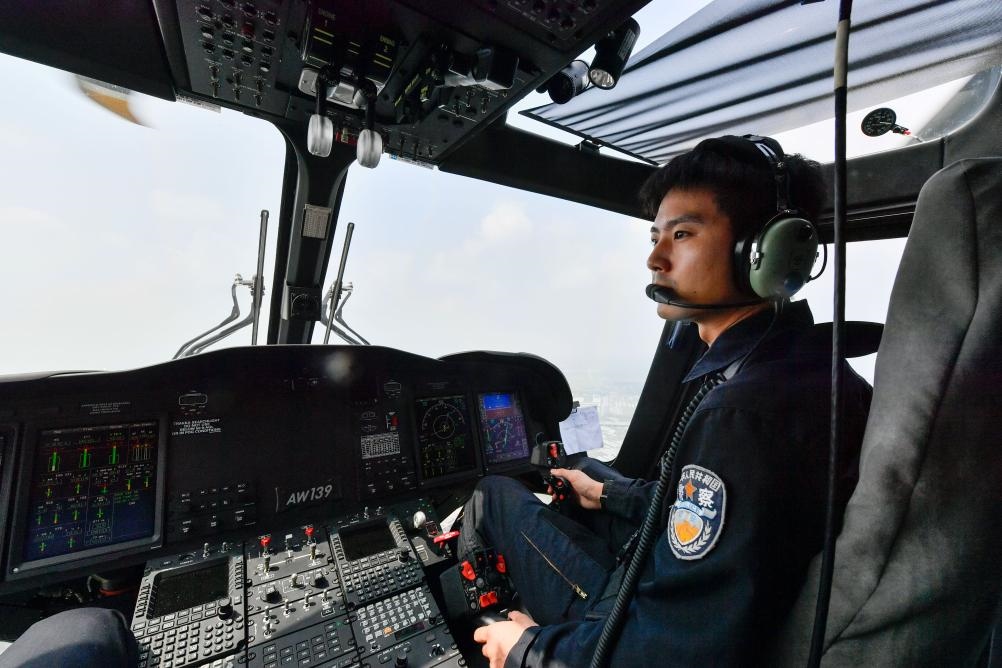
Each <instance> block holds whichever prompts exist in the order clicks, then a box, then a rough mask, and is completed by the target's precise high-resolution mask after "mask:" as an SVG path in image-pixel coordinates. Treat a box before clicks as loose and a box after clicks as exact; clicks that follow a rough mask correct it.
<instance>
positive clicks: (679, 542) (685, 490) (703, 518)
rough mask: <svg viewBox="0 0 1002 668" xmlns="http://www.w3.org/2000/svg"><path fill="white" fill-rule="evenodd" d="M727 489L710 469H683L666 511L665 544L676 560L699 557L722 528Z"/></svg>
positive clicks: (692, 467)
mask: <svg viewBox="0 0 1002 668" xmlns="http://www.w3.org/2000/svg"><path fill="white" fill-rule="evenodd" d="M726 501H727V489H726V488H725V487H724V481H723V480H721V479H720V476H718V475H717V474H716V473H714V472H713V471H709V470H707V469H704V468H703V467H702V466H694V465H691V464H690V465H689V466H686V467H685V468H683V469H682V476H681V478H679V481H678V495H677V498H676V500H675V503H674V504H673V505H672V507H671V511H670V512H669V513H668V544H669V545H671V551H672V552H673V553H674V554H675V556H676V557H678V558H679V559H687V560H688V559H702V558H703V557H705V556H706V554H707V553H708V552H709V551H710V550H712V549H713V546H714V545H716V544H717V540H718V539H719V538H720V532H721V531H722V530H723V528H724V507H725V504H726Z"/></svg>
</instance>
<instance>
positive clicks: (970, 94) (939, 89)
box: [774, 67, 1002, 162]
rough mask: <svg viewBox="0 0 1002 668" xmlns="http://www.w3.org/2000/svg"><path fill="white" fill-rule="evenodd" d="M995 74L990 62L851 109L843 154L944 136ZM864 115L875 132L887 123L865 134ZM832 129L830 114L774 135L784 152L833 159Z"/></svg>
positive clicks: (973, 109) (967, 114)
mask: <svg viewBox="0 0 1002 668" xmlns="http://www.w3.org/2000/svg"><path fill="white" fill-rule="evenodd" d="M1000 80H1002V68H998V67H995V68H992V69H989V70H984V71H982V72H979V73H977V74H974V75H972V76H966V77H962V78H960V79H955V80H953V81H948V82H947V83H944V84H941V85H939V86H933V87H931V88H927V89H924V90H919V91H916V92H914V93H912V94H910V95H906V96H904V97H899V98H896V99H893V100H887V101H885V102H881V103H878V104H873V105H869V106H866V107H864V108H862V109H859V110H858V111H853V112H851V113H849V114H847V115H846V127H847V131H846V156H847V157H849V158H856V157H859V156H863V155H870V154H872V153H879V152H881V151H889V150H893V149H896V148H901V147H904V146H909V145H911V144H915V143H921V142H926V141H934V140H936V139H939V138H940V137H944V136H946V135H948V134H950V133H951V132H953V131H954V130H957V129H958V128H960V127H961V126H963V125H964V124H965V123H967V122H968V121H969V120H971V119H972V118H974V117H975V116H976V115H977V114H978V112H980V111H981V110H982V109H983V108H984V106H985V105H986V104H987V103H988V101H989V99H991V96H992V93H994V91H995V89H996V88H997V87H998V86H999V82H1000ZM874 112H876V113H875V114H874V115H873V116H870V114H871V113H874ZM868 116H869V118H868ZM871 119H875V120H871ZM891 119H893V121H892V120H891ZM868 121H869V122H871V123H873V128H874V130H875V131H877V132H879V131H881V130H882V129H883V127H886V126H887V124H890V127H887V131H885V132H883V134H880V135H878V136H868V135H867V134H865V133H864V129H863V125H864V123H867V122H868ZM892 128H893V129H892ZM834 133H835V120H834V118H828V119H826V120H824V121H820V122H818V123H812V124H810V125H806V126H803V127H799V128H795V129H793V130H788V131H786V132H779V133H776V134H775V135H774V136H775V138H776V139H777V140H778V141H779V142H780V143H782V145H783V148H784V149H786V151H787V152H789V153H803V154H804V155H807V156H809V157H810V158H812V159H814V160H818V161H819V162H832V161H834V159H835V144H834V142H833V140H832V137H833V136H834Z"/></svg>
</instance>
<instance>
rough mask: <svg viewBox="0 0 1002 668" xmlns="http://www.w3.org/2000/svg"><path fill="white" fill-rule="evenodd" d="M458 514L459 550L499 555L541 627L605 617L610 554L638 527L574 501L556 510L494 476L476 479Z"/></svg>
mask: <svg viewBox="0 0 1002 668" xmlns="http://www.w3.org/2000/svg"><path fill="white" fill-rule="evenodd" d="M576 468H580V469H581V470H583V471H584V472H585V473H586V474H588V475H589V476H590V477H592V478H593V479H595V480H599V481H602V480H608V479H610V478H619V479H622V478H623V476H621V475H620V474H619V473H618V472H616V471H615V470H614V469H611V468H609V467H608V466H605V465H604V464H601V463H600V462H598V461H596V460H592V459H585V460H583V461H582V463H581V464H579V465H578V466H576ZM568 505H570V504H568ZM565 513H566V514H565ZM463 517H464V519H463V527H462V529H461V533H460V537H459V545H458V552H459V554H460V555H463V554H466V553H468V552H470V551H472V550H475V549H478V548H482V547H492V548H494V549H495V550H497V551H498V552H500V553H501V554H503V555H504V557H505V561H506V562H507V564H508V573H509V575H510V577H511V579H512V582H513V584H514V585H515V588H516V590H517V591H518V593H519V596H520V597H521V599H522V604H523V606H524V607H525V609H526V610H527V611H528V612H529V614H530V615H532V617H533V619H535V620H536V621H537V622H538V623H540V624H544V625H547V624H558V623H560V622H564V621H567V620H571V619H582V618H584V617H585V616H586V615H589V614H598V615H602V616H604V610H605V608H607V607H608V606H611V599H610V596H611V597H612V598H614V597H615V594H616V591H615V587H608V585H609V583H610V579H611V578H614V577H616V565H617V564H616V553H617V552H618V551H619V549H620V547H622V545H623V544H624V543H625V542H626V541H627V540H628V539H629V537H630V536H631V535H632V534H633V532H634V531H635V530H636V529H637V527H636V526H635V525H632V524H630V523H629V522H626V521H625V520H623V519H621V518H618V517H615V516H613V515H611V514H610V513H607V512H604V511H601V510H583V509H581V508H580V507H578V506H576V505H574V506H573V507H568V508H567V509H566V510H565V511H563V512H557V511H555V510H553V509H552V508H550V507H549V506H548V505H546V504H544V503H542V502H541V501H540V500H539V499H538V498H536V495H535V494H533V493H532V492H530V491H529V490H528V489H527V488H526V487H525V486H524V485H522V484H521V483H520V482H518V481H515V480H512V479H510V478H504V477H500V476H488V477H486V478H484V479H483V480H481V481H480V483H479V484H478V485H477V487H476V489H475V490H474V492H473V496H472V497H471V498H470V500H469V501H468V502H467V504H466V506H465V508H464V510H463ZM607 589H611V591H609V592H607Z"/></svg>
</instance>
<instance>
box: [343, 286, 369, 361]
mask: <svg viewBox="0 0 1002 668" xmlns="http://www.w3.org/2000/svg"><path fill="white" fill-rule="evenodd" d="M342 292H344V299H342V300H341V303H340V304H338V306H337V311H334V320H335V322H337V323H338V324H339V325H341V326H342V327H344V328H345V330H346V331H347V332H349V333H350V334H351V335H352V336H354V337H355V338H356V339H358V342H359V343H360V344H361V345H363V346H368V345H372V344H370V343H369V342H368V341H366V340H365V337H363V336H362V335H361V334H359V333H358V332H356V331H355V330H354V329H352V328H351V327H349V326H348V323H346V322H345V321H344V318H343V317H341V312H342V311H344V305H345V304H347V303H348V300H349V299H350V298H351V295H352V284H351V283H345V284H344V290H342Z"/></svg>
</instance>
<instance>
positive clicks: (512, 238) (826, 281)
mask: <svg viewBox="0 0 1002 668" xmlns="http://www.w3.org/2000/svg"><path fill="white" fill-rule="evenodd" d="M704 4H705V0H689V1H687V2H675V3H666V2H656V3H653V6H648V7H647V8H645V9H644V10H642V12H641V13H640V15H638V18H639V20H640V23H641V26H642V32H641V38H640V41H639V43H638V45H637V50H639V49H641V48H642V47H643V46H644V45H645V44H647V43H648V42H650V41H653V40H654V39H655V38H657V37H658V36H659V35H660V32H661V31H659V30H657V29H654V28H651V27H650V26H652V25H665V26H667V25H673V24H674V23H676V22H678V21H679V20H681V19H683V18H684V17H686V16H688V15H689V14H691V13H692V12H694V11H696V10H698V9H699V8H700V7H701V6H702V5H704ZM0 81H3V82H4V88H5V90H7V91H17V95H16V97H10V96H9V97H8V99H7V100H6V101H5V103H4V104H3V105H0V155H3V156H4V159H3V164H4V177H3V179H0V303H2V304H3V305H4V308H3V313H4V315H3V320H2V322H0V343H2V345H0V374H5V373H21V372H31V371H51V370H71V369H73V370H80V369H107V370H113V369H128V368H135V367H138V366H145V365H149V364H154V363H158V362H161V361H165V360H167V359H170V358H171V357H172V356H173V355H174V353H175V351H176V350H177V349H178V347H179V346H180V345H181V344H182V343H183V342H185V341H187V340H188V339H190V338H192V337H194V336H195V335H197V334H199V333H200V332H203V331H205V330H208V329H210V328H211V327H213V326H214V325H215V324H217V323H218V322H220V321H221V320H222V319H223V318H224V317H225V316H226V315H228V314H229V313H230V310H231V307H232V303H231V300H230V286H231V283H232V281H233V279H234V275H235V274H237V273H240V274H242V276H243V277H244V278H245V279H249V278H250V277H251V276H252V275H253V274H254V272H255V266H256V253H257V241H258V221H259V214H260V211H261V210H262V209H267V210H269V211H270V212H271V214H272V219H271V229H270V230H269V240H268V249H269V251H268V254H267V256H266V261H265V267H266V270H265V282H266V291H267V294H268V296H270V294H271V292H272V290H273V289H274V287H273V286H272V284H271V283H272V267H273V265H274V248H275V230H276V229H277V215H278V210H279V202H280V196H281V191H280V188H281V170H282V167H283V160H284V143H283V141H282V139H281V137H280V136H279V133H278V132H277V130H275V129H274V128H273V127H272V126H270V125H268V124H266V123H263V122H260V121H259V120H257V119H253V118H250V117H247V116H243V115H241V114H239V113H235V112H230V111H226V110H223V111H222V112H221V113H216V112H212V111H206V110H203V109H199V108H195V107H191V106H187V105H184V104H173V103H167V102H164V101H162V100H157V99H153V98H148V97H145V96H134V97H135V98H136V99H135V102H134V107H135V111H136V113H137V115H138V116H139V117H140V118H141V119H142V120H143V121H144V122H145V123H146V125H147V126H148V127H141V126H136V125H131V124H129V123H126V122H124V121H122V120H121V119H119V118H117V117H115V116H113V115H112V114H110V113H109V112H107V111H105V110H104V109H101V108H100V107H98V106H97V105H95V104H93V103H92V102H90V101H89V100H87V99H86V98H84V97H83V96H82V95H80V94H79V92H78V91H77V90H76V89H75V85H74V83H73V81H72V78H71V77H70V75H68V74H66V73H65V72H59V71H56V70H52V69H49V68H44V67H42V66H39V65H36V64H34V63H29V62H26V61H21V60H17V59H14V58H11V57H9V56H5V55H0ZM948 92H949V91H946V92H944V95H946V94H948ZM546 101H547V99H546V98H545V97H544V96H539V95H533V96H532V98H531V99H527V100H524V101H523V102H521V103H520V104H519V105H518V107H516V110H517V109H524V108H529V107H533V106H537V105H539V104H540V103H543V102H546ZM911 108H913V109H914V105H911ZM934 111H935V109H934V108H932V107H930V109H929V110H928V112H927V114H928V115H931V113H933V112H934ZM862 113H863V112H860V113H859V114H858V115H859V116H860V117H861V116H862ZM916 113H917V115H918V116H919V117H920V118H914V117H913V121H916V124H918V122H920V121H921V120H922V119H921V116H922V113H926V112H922V113H918V112H916ZM926 117H928V116H926ZM509 118H510V122H511V123H513V124H516V125H519V126H520V127H524V128H527V129H532V130H533V131H536V132H539V133H541V134H547V135H550V136H557V137H560V136H561V135H563V133H560V132H559V131H556V130H553V129H550V128H547V127H545V126H543V125H542V124H539V123H537V122H534V121H531V120H529V119H525V118H522V117H519V116H518V115H517V114H516V113H512V114H509ZM853 122H854V121H853V120H850V127H854V125H853ZM855 122H856V123H858V119H856V120H855ZM827 127H828V126H825V125H824V124H819V125H818V126H817V127H812V128H807V129H803V130H801V131H797V132H793V133H788V136H787V135H784V136H780V137H779V138H780V140H781V141H783V142H784V144H785V145H786V147H787V150H789V151H793V150H796V151H801V152H804V153H805V154H807V155H808V156H810V157H814V158H816V159H819V160H822V161H826V160H831V155H830V149H829V148H828V147H829V146H830V145H831V140H830V136H831V130H830V129H826V128H827ZM569 141H575V142H576V141H577V140H576V139H569ZM863 141H867V140H862V139H860V138H858V137H850V150H860V149H858V148H854V146H855V145H856V144H859V143H860V142H863ZM869 141H870V143H868V144H866V146H865V147H864V149H865V150H874V149H875V148H886V147H890V146H892V145H894V144H893V143H888V142H896V143H900V142H901V141H903V140H902V139H901V138H900V137H890V138H886V139H885V140H883V141H884V142H885V144H886V145H885V144H874V143H872V140H869ZM349 221H351V222H354V223H355V224H356V228H355V232H354V237H353V242H352V249H351V253H350V255H349V259H348V264H347V271H346V275H345V279H346V280H347V281H350V282H352V283H353V285H354V287H355V292H354V295H353V296H352V298H351V300H350V301H349V302H348V304H347V305H346V307H345V311H344V315H345V318H346V320H347V321H348V323H349V324H350V325H351V326H352V327H353V328H354V329H356V330H357V331H358V332H360V333H361V334H362V335H363V336H364V337H366V338H367V339H368V340H369V341H370V342H372V343H376V344H380V345H387V346H392V347H396V348H401V349H404V350H408V351H411V352H416V353H419V354H423V355H429V356H439V355H443V354H447V353H451V352H458V351H462V350H471V349H488V350H508V351H526V352H532V353H535V354H539V355H542V356H543V357H546V358H548V359H550V360H551V361H553V362H554V363H556V364H557V366H559V367H560V368H561V369H562V370H564V372H565V373H566V374H567V375H568V377H576V378H601V379H606V380H610V381H636V382H642V380H643V378H644V376H645V375H646V371H647V368H648V366H649V363H650V359H651V356H652V354H653V352H654V349H655V346H656V344H657V340H658V336H659V334H660V332H661V329H662V326H663V322H662V321H660V320H658V319H657V317H656V315H655V307H654V304H652V303H651V302H650V301H649V300H648V299H647V298H646V297H645V296H644V293H643V288H644V286H645V285H646V284H647V283H648V279H649V272H648V271H647V269H646V267H645V264H644V262H645V259H646V257H647V254H648V252H649V241H648V234H647V228H648V226H649V224H648V223H646V222H644V221H640V220H635V219H631V218H628V217H625V216H622V215H618V214H613V213H609V212H606V211H602V210H599V209H594V208H590V207H586V206H583V205H577V204H572V203H568V202H563V201H560V200H557V199H553V198H549V197H545V196H542V195H534V194H531V193H525V192H521V191H518V190H514V189H508V188H503V187H500V186H496V185H493V184H488V183H484V182H480V181H476V180H473V179H467V178H464V177H459V176H454V175H451V174H446V173H442V172H438V171H433V170H426V169H422V168H419V167H414V166H412V165H407V164H402V163H398V162H396V161H393V160H389V159H386V157H385V156H384V159H383V160H382V161H381V163H380V165H379V167H378V168H377V169H375V170H366V169H363V168H360V167H358V166H357V165H356V166H353V167H352V168H351V170H350V172H349V176H348V190H347V193H346V195H345V198H344V201H343V204H342V210H341V218H340V223H339V228H338V230H337V234H336V237H335V246H334V247H335V252H334V254H333V255H334V258H335V261H333V262H332V263H331V267H330V270H329V274H328V277H327V280H326V281H325V284H324V285H325V289H326V287H327V286H328V285H329V284H330V282H331V281H332V280H333V278H334V275H335V273H336V271H337V263H336V258H338V257H339V256H340V248H341V244H342V239H343V234H344V229H345V227H346V223H347V222H349ZM902 245H903V242H902V240H893V241H888V242H876V243H870V244H864V245H853V246H852V247H851V249H850V253H849V266H850V271H849V275H848V285H849V291H848V297H847V304H848V306H847V311H848V314H849V317H850V318H856V319H866V320H880V321H882V320H883V317H884V313H885V312H886V306H887V297H888V295H889V292H890V286H891V280H892V278H893V274H894V270H895V268H896V265H897V261H898V258H899V257H900V253H901V247H902ZM830 278H831V274H830V272H829V273H828V274H827V275H826V276H823V277H822V279H821V280H819V281H817V282H816V283H814V284H812V285H810V286H808V288H807V289H806V290H805V294H806V295H807V296H808V297H809V298H810V299H811V302H812V304H813V305H814V310H815V314H816V316H817V319H819V320H826V319H830V317H831V307H830V304H831V297H830V294H831V282H830ZM237 294H238V297H239V301H240V308H241V313H242V314H246V313H247V312H248V310H249V303H250V299H249V292H248V290H247V289H246V288H239V289H238V293H237ZM268 296H266V298H265V312H264V313H263V314H262V320H261V322H262V334H261V337H260V340H262V341H263V340H264V333H263V332H264V328H266V324H267V320H268V313H267V305H268V302H269V297H268ZM319 330H320V328H319V327H318V334H317V335H316V336H315V337H314V341H315V342H320V341H322V333H320V332H319ZM249 342H250V328H247V329H245V330H242V331H241V332H239V333H237V334H236V335H234V336H233V337H230V338H229V339H227V340H226V341H225V342H223V343H221V344H219V346H222V345H246V344H248V343H249ZM219 346H216V347H219ZM862 366H863V367H867V366H869V367H872V360H871V361H869V362H864V364H863V365H862ZM871 373H872V372H871ZM572 384H573V383H572Z"/></svg>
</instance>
